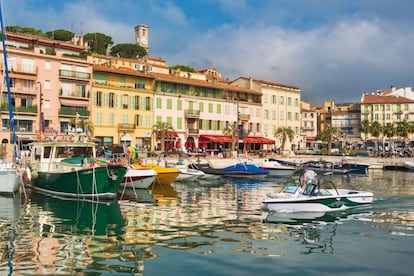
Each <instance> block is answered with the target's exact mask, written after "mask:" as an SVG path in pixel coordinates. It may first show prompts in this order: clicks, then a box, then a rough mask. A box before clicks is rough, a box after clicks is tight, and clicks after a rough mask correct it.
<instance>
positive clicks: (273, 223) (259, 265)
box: [0, 170, 414, 276]
mask: <svg viewBox="0 0 414 276" xmlns="http://www.w3.org/2000/svg"><path fill="white" fill-rule="evenodd" d="M413 177H414V173H412V172H401V171H383V170H370V171H369V173H368V176H349V177H348V176H334V179H333V180H334V182H335V183H336V185H337V187H347V188H352V189H358V190H366V191H372V192H374V194H375V200H374V202H373V204H372V205H371V206H368V207H364V208H359V209H354V210H351V211H343V212H331V213H297V214H278V213H268V212H266V211H264V210H262V204H261V200H262V199H263V197H264V196H265V195H266V194H267V193H268V192H276V191H279V190H280V189H281V188H282V187H283V184H284V183H285V182H286V179H283V178H266V179H263V180H257V181H255V180H240V179H239V180H232V179H222V180H218V181H202V182H201V181H200V182H192V183H178V182H176V183H173V184H172V185H155V186H154V187H152V189H151V190H131V189H128V190H127V191H125V193H124V194H123V195H122V198H120V199H119V200H118V201H115V202H111V203H106V202H87V201H74V200H63V199H59V198H54V197H50V196H46V195H43V194H39V193H37V192H34V191H30V190H27V191H26V192H27V198H25V197H24V195H23V194H22V195H21V197H20V196H15V197H4V196H2V197H0V204H1V205H0V206H1V209H0V253H1V265H0V274H1V275H29V274H30V275H58V274H60V275H238V276H240V275H301V274H305V273H306V275H332V274H336V275H411V274H412V270H413V269H414V263H413V262H412V256H413V253H414V247H413V244H414V181H413Z"/></svg>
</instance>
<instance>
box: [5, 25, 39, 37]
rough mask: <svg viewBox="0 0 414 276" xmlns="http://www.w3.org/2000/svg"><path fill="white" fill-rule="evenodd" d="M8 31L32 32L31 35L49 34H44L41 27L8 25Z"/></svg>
mask: <svg viewBox="0 0 414 276" xmlns="http://www.w3.org/2000/svg"><path fill="white" fill-rule="evenodd" d="M6 31H8V32H13V33H22V34H31V35H36V36H41V37H47V35H46V34H44V33H43V32H42V31H41V30H39V29H34V28H28V27H22V26H6Z"/></svg>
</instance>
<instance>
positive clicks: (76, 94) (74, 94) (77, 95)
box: [60, 89, 89, 99]
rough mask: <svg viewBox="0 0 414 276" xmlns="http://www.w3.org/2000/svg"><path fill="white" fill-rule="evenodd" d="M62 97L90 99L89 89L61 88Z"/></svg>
mask: <svg viewBox="0 0 414 276" xmlns="http://www.w3.org/2000/svg"><path fill="white" fill-rule="evenodd" d="M60 97H62V98H82V99H89V91H63V90H62V89H61V90H60Z"/></svg>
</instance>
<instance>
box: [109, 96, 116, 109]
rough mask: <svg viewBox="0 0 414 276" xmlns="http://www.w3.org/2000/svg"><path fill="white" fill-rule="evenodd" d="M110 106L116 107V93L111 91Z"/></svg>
mask: <svg viewBox="0 0 414 276" xmlns="http://www.w3.org/2000/svg"><path fill="white" fill-rule="evenodd" d="M109 107H115V93H109Z"/></svg>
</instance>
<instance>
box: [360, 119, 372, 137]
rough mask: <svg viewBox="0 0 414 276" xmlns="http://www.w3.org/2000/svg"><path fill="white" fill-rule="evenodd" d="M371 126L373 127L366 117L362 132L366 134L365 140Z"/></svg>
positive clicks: (362, 124)
mask: <svg viewBox="0 0 414 276" xmlns="http://www.w3.org/2000/svg"><path fill="white" fill-rule="evenodd" d="M370 128H371V124H370V122H369V120H367V119H365V120H363V121H362V122H361V132H362V133H364V134H365V137H364V142H365V141H366V140H367V138H368V133H369V130H370Z"/></svg>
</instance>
